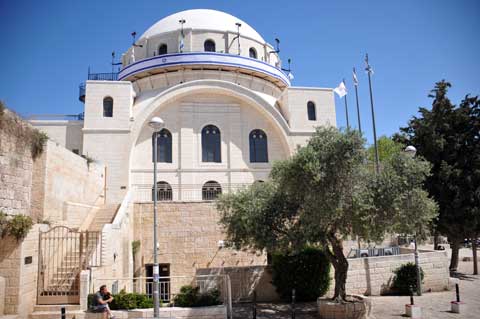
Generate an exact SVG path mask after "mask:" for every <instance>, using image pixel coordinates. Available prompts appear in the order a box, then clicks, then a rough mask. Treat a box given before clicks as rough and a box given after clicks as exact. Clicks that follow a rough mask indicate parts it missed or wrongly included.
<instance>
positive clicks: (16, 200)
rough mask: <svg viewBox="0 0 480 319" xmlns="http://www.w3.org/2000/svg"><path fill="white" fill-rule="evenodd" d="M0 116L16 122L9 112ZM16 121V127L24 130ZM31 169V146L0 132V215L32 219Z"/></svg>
mask: <svg viewBox="0 0 480 319" xmlns="http://www.w3.org/2000/svg"><path fill="white" fill-rule="evenodd" d="M3 116H11V117H12V118H16V117H15V116H14V115H13V114H11V113H10V112H9V111H8V110H6V111H5V114H4V115H3ZM17 120H18V121H17V124H18V125H19V126H27V124H26V123H23V122H22V121H21V120H20V119H17ZM4 125H6V124H4ZM32 165H33V160H32V154H31V151H30V146H29V145H26V144H25V141H23V140H22V139H21V138H18V137H17V136H16V135H15V134H14V133H7V132H6V130H4V129H0V211H3V212H4V213H7V214H11V215H17V214H23V215H29V216H31V212H30V189H31V186H32ZM31 217H35V216H31Z"/></svg>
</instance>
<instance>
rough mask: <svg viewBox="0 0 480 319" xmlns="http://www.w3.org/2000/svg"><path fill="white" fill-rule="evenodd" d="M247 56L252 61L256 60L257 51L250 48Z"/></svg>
mask: <svg viewBox="0 0 480 319" xmlns="http://www.w3.org/2000/svg"><path fill="white" fill-rule="evenodd" d="M248 55H249V56H250V57H251V58H252V59H256V58H257V50H255V48H250V50H248Z"/></svg>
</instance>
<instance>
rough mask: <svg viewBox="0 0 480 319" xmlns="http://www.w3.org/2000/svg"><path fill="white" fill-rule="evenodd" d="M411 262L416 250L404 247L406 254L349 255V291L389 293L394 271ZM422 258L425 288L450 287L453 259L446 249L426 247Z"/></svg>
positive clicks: (427, 289)
mask: <svg viewBox="0 0 480 319" xmlns="http://www.w3.org/2000/svg"><path fill="white" fill-rule="evenodd" d="M408 262H414V256H413V253H412V251H409V250H403V254H401V255H396V256H383V257H370V258H355V259H349V260H348V263H349V268H348V276H347V285H346V288H347V292H348V293H351V294H361V295H373V296H376V295H381V294H383V293H386V292H388V290H389V287H390V285H391V283H392V280H393V276H394V274H393V271H394V270H395V269H396V268H398V267H399V266H401V265H403V264H406V263H408ZM419 262H420V267H422V269H423V271H424V274H425V277H424V283H423V286H422V288H423V290H425V291H443V290H446V289H448V278H449V276H450V275H449V271H448V265H449V259H448V256H447V253H446V252H445V251H422V252H420V253H419ZM332 289H333V287H332Z"/></svg>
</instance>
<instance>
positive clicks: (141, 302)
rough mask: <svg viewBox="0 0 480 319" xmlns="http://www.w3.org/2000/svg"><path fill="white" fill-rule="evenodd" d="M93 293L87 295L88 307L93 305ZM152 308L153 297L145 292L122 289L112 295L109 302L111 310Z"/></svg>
mask: <svg viewBox="0 0 480 319" xmlns="http://www.w3.org/2000/svg"><path fill="white" fill-rule="evenodd" d="M94 297H95V294H89V295H88V299H87V300H88V301H87V302H88V308H90V307H91V306H92V305H93V298H94ZM145 308H153V299H152V298H150V297H148V296H147V295H146V294H140V293H126V292H125V291H124V290H122V291H120V293H118V294H115V295H113V300H112V302H111V303H110V309H111V310H130V309H145Z"/></svg>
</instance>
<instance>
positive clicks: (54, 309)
mask: <svg viewBox="0 0 480 319" xmlns="http://www.w3.org/2000/svg"><path fill="white" fill-rule="evenodd" d="M62 307H65V309H66V310H67V311H75V310H80V305H35V306H34V307H33V311H34V312H35V311H52V312H58V313H60V309H61V308H62Z"/></svg>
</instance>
